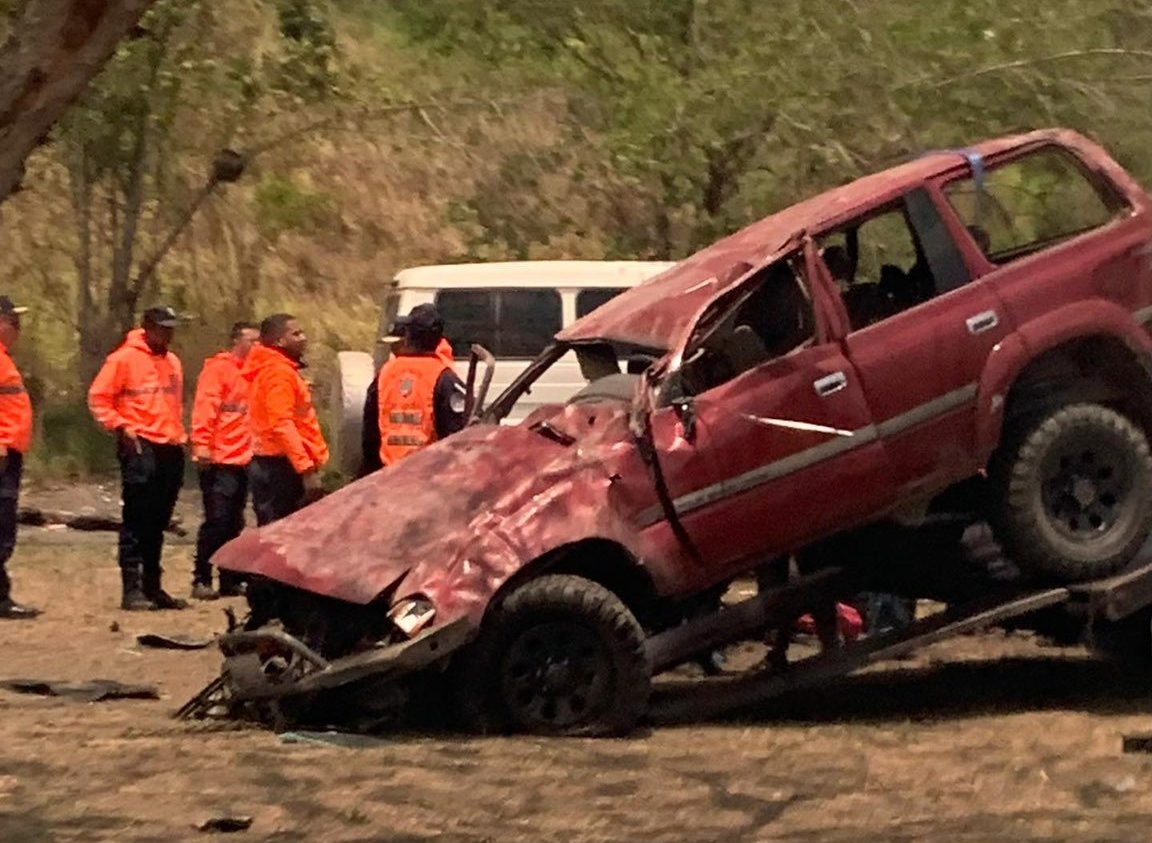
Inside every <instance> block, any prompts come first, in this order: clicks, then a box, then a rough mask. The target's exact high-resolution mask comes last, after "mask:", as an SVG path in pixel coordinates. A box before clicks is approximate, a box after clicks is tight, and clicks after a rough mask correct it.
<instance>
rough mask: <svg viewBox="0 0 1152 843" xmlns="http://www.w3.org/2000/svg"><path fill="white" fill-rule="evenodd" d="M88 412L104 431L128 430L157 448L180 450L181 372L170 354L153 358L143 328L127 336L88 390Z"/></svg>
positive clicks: (181, 421) (178, 363)
mask: <svg viewBox="0 0 1152 843" xmlns="http://www.w3.org/2000/svg"><path fill="white" fill-rule="evenodd" d="M88 408H89V409H90V410H91V411H92V415H93V416H95V417H96V421H98V422H99V423H100V424H102V425H103V426H104V427H106V428H107V429H108V430H112V431H116V430H120V429H127V430H130V431H132V432H133V433H135V434H136V435H137V436H139V437H141V438H143V439H147V440H148V441H149V442H155V443H157V444H159V445H182V444H184V442H185V441H186V440H187V438H188V437H187V435H186V434H185V432H184V369H183V367H182V366H181V365H180V358H179V357H177V356H176V355H175V354H173V353H172V352H170V351H169V352H166V353H164V354H153V353H152V350H151V349H150V348H148V343H146V342H145V341H144V329H143V328H136V329H135V330H132V331H129V332H128V336H127V337H126V338H125V339H124V344H123V345H121V346H120V347H119V348H118V349H116V350H115V351H113V352H112V353H111V354H109V355H108V359H107V360H105V361H104V368H102V369H101V370H100V373H99V374H98V375H96V380H94V381H92V387H91V388H90V389H89V390H88Z"/></svg>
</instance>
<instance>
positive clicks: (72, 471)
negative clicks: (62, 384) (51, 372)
mask: <svg viewBox="0 0 1152 843" xmlns="http://www.w3.org/2000/svg"><path fill="white" fill-rule="evenodd" d="M37 423H38V430H37V437H36V440H35V441H34V442H33V444H32V450H31V452H30V453H29V455H28V474H29V476H36V477H57V478H68V479H83V478H87V477H93V476H99V475H107V474H111V473H112V472H113V471H115V470H116V449H115V447H114V444H113V441H112V437H110V436H109V435H108V434H107V433H106V432H105V431H103V430H102V429H101V428H100V427H99V426H98V425H97V424H96V422H94V421H93V420H92V416H91V415H90V414H89V413H88V408H87V407H86V406H84V405H83V404H82V403H67V404H62V403H59V402H50V403H48V404H45V405H37Z"/></svg>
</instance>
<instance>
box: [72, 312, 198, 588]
mask: <svg viewBox="0 0 1152 843" xmlns="http://www.w3.org/2000/svg"><path fill="white" fill-rule="evenodd" d="M179 322H180V317H179V316H178V315H177V314H176V311H175V310H173V309H172V308H170V307H165V306H158V307H151V308H149V309H148V310H146V311H144V318H143V321H142V323H141V327H139V328H136V329H134V330H132V331H129V332H128V336H127V337H126V338H125V340H124V344H123V345H121V346H120V347H119V348H118V349H116V350H115V351H114V352H112V353H111V354H110V355H108V359H107V360H106V361H105V362H104V367H103V368H102V369H101V370H100V373H99V374H98V375H96V380H94V381H93V382H92V387H91V388H90V389H89V390H88V407H89V408H90V409H91V411H92V415H93V416H94V417H95V418H96V421H97V422H99V423H100V424H101V425H103V426H104V427H105V428H106V429H107V430H110V431H112V432H113V433H115V434H116V443H117V452H118V456H119V458H120V474H121V479H122V481H123V482H122V498H123V501H124V506H123V514H122V518H121V521H122V526H121V528H120V576H121V583H122V585H123V597H122V599H121V603H120V607H121V608H122V609H125V610H127V611H141V610H145V609H183V608H185V607H186V606H187V604H186V603H185V602H184V601H183V600H177V599H176V598H174V597H172V596H171V595H170V594H168V593H167V592H166V591H164V589H163V588H162V587H161V584H160V580H161V574H162V569H161V567H160V556H161V554H162V552H163V549H164V529H165V528H166V527H167V526H168V523H169V521H171V520H172V510H173V509H174V508H175V507H176V498H177V497H178V496H179V494H180V486H181V485H182V484H183V482H184V442H185V441H186V440H187V436H186V435H185V432H184V369H183V367H182V366H181V364H180V358H178V357H177V356H176V355H175V354H173V353H172V352H171V351H169V350H168V348H169V346H170V345H171V343H172V334H173V331H174V329H175V327H176V325H177V324H179Z"/></svg>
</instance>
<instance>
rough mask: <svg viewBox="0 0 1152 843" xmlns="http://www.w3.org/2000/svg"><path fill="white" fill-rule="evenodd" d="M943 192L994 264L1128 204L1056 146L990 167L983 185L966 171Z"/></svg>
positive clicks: (1101, 221) (1095, 223) (1101, 220)
mask: <svg viewBox="0 0 1152 843" xmlns="http://www.w3.org/2000/svg"><path fill="white" fill-rule="evenodd" d="M944 194H945V195H946V196H947V197H948V201H949V202H950V203H951V205H952V207H953V208H954V209H955V211H956V213H957V215H959V217H960V219H961V220H962V221H963V222H964V225H965V226H967V228H968V231H969V233H970V234H971V235H972V238H973V239H974V240H975V241H976V244H977V245H978V246H979V247H980V248H981V249H982V250H983V252H984V254H985V255H986V256H987V257H988V259H989V260H990V261H992V262H993V263H998V264H1003V263H1010V262H1011V261H1014V260H1017V259H1019V258H1022V257H1025V256H1026V255H1030V254H1032V253H1034V252H1037V251H1039V250H1041V249H1043V248H1046V247H1048V246H1052V245H1055V244H1056V243H1059V242H1060V241H1062V240H1067V239H1069V238H1071V237H1075V236H1077V235H1079V234H1083V233H1085V232H1087V231H1091V230H1092V229H1094V228H1099V227H1100V226H1102V225H1105V224H1107V223H1108V222H1110V221H1111V220H1113V219H1115V217H1116V216H1117V215H1118V214H1119V213H1121V212H1123V211H1124V210H1125V207H1126V206H1125V203H1124V201H1123V199H1121V197H1120V196H1119V194H1118V193H1117V192H1116V191H1115V189H1114V188H1112V186H1111V185H1109V184H1107V183H1105V182H1103V181H1102V180H1101V179H1099V178H1096V177H1093V176H1092V175H1090V174H1089V173H1088V171H1087V170H1086V169H1085V168H1084V166H1083V165H1082V164H1081V163H1080V161H1079V159H1077V158H1076V157H1075V156H1074V155H1072V154H1071V153H1069V152H1067V151H1066V150H1063V149H1059V148H1057V147H1054V146H1048V147H1043V148H1041V149H1039V150H1037V151H1035V152H1031V153H1028V154H1026V155H1023V156H1021V157H1019V158H1014V159H1012V160H1010V161H1008V162H1007V163H1005V164H1002V165H999V166H993V167H991V168H990V169H989V170H988V171H987V173H985V175H984V180H983V185H982V189H979V188H978V187H977V185H976V182H975V181H974V180H973V178H972V177H970V176H968V177H965V178H961V179H957V180H956V181H953V182H949V183H948V184H947V185H946V186H945V187H944Z"/></svg>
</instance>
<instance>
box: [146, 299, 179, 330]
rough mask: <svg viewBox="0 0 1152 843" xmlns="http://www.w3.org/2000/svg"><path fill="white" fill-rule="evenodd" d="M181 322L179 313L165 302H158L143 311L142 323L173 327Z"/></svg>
mask: <svg viewBox="0 0 1152 843" xmlns="http://www.w3.org/2000/svg"><path fill="white" fill-rule="evenodd" d="M180 322H181V319H180V314H179V313H177V312H176V311H175V309H173V308H171V307H169V306H168V305H166V304H158V305H156V306H155V307H150V308H148V309H147V310H145V311H144V319H143V324H145V325H159V326H160V327H161V328H175V327H176V326H177V325H179V324H180Z"/></svg>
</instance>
